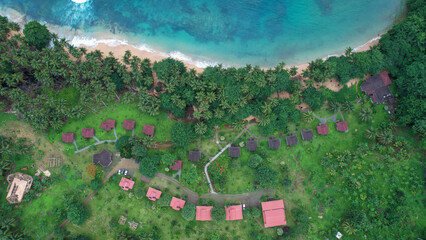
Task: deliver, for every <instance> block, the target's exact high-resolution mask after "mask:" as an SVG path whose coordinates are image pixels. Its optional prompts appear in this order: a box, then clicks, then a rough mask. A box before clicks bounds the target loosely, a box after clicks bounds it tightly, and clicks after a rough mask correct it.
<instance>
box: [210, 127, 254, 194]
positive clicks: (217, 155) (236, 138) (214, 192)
mask: <svg viewBox="0 0 426 240" xmlns="http://www.w3.org/2000/svg"><path fill="white" fill-rule="evenodd" d="M254 125H257V123H249V124H247V126H245V127H244V129H243V130H242V131H241V132H240V134H238V136H236V137H235V138H234V141H233V142H235V141H237V140H238V139H239V138H240V137H241V135H243V134H244V132H245V131H247V130H249V128H250V127H251V126H254ZM249 132H250V131H249ZM250 133H251V132H250ZM251 134H252V133H251ZM252 135H253V134H252ZM215 138H216V143H218V135H217V131H216V134H215ZM218 144H219V143H218ZM231 145H232V144H231V143H228V144H227V145H226V146H225V147H224V148H222V149H221V150H220V152H219V153H217V154H216V155H215V156H214V157H213V158H212V159H211V160H210V161H209V162H208V163H207V164H206V165H205V166H204V174H206V177H207V182H208V183H209V186H210V192H211V193H212V194H217V193H216V191H215V190H214V188H213V184H212V182H211V181H210V176H209V173H208V171H207V169H208V167H209V166H210V164H211V163H212V162H214V161H215V160H216V159H217V158H218V157H219V156H220V155H221V154H222V153H223V152H224V151H225V150H226V149H228V148H229V147H231ZM219 146H220V145H219Z"/></svg>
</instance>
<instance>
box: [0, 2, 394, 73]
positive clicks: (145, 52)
mask: <svg viewBox="0 0 426 240" xmlns="http://www.w3.org/2000/svg"><path fill="white" fill-rule="evenodd" d="M0 14H1V15H4V16H6V17H7V18H8V19H9V20H10V21H14V22H17V23H18V24H19V25H20V26H21V31H22V29H23V25H24V24H25V23H26V22H28V21H29V19H27V17H26V16H25V15H23V14H21V13H19V12H18V11H16V10H14V9H11V8H1V9H0ZM41 23H42V24H45V25H46V26H47V27H48V29H49V31H51V32H52V33H56V34H58V35H59V37H65V38H66V39H67V40H69V42H70V43H71V44H72V45H74V46H75V47H85V48H87V50H88V51H95V50H100V51H101V52H103V54H104V55H107V54H108V53H109V52H112V53H113V55H114V56H115V57H116V58H118V59H119V60H121V59H122V57H123V56H124V53H125V51H126V50H130V51H131V53H132V55H133V56H137V57H139V58H141V59H144V58H148V59H150V60H151V62H152V63H154V62H155V61H161V60H163V59H166V58H169V57H170V58H173V59H176V60H179V61H182V62H183V63H184V65H185V66H186V67H187V68H188V69H194V70H195V71H196V72H197V73H202V72H203V71H204V69H205V68H206V67H208V66H217V65H218V64H220V63H219V62H208V61H202V60H197V59H196V58H193V57H191V56H188V55H185V54H184V53H181V52H179V51H172V52H162V51H157V50H154V49H153V48H151V47H150V46H148V45H139V46H137V45H133V44H129V43H128V42H127V40H126V39H123V40H122V39H119V38H117V37H116V35H114V34H112V33H109V32H105V33H104V34H105V35H107V37H106V38H100V39H99V40H98V39H96V38H94V37H88V36H87V35H88V34H85V33H84V32H83V31H82V30H72V28H71V27H69V26H60V25H53V24H48V23H46V22H41ZM64 29H65V30H69V31H70V32H72V31H73V32H72V33H71V34H69V35H67V34H65V33H64V32H63V31H62V32H61V30H64ZM386 32H387V30H386V31H384V32H382V33H380V34H378V35H377V36H376V37H374V38H372V39H370V40H368V41H366V42H365V43H364V44H362V45H360V46H357V47H355V48H354V49H353V52H363V51H368V50H369V49H370V47H372V46H375V45H377V44H378V42H379V40H380V38H381V36H382V35H383V34H385V33H386ZM93 35H102V32H96V33H94V34H93ZM343 54H344V53H343V52H342V53H339V54H331V55H327V56H325V57H323V58H321V59H323V60H327V59H328V58H330V57H334V56H336V57H338V56H342V55H343ZM283 60H285V59H283ZM313 60H315V59H311V60H310V61H313ZM310 61H309V62H310ZM284 62H285V61H284ZM309 62H306V63H302V64H289V65H286V67H285V68H286V69H290V68H291V67H297V68H298V72H299V73H301V71H303V70H304V69H306V68H307V67H308V66H309ZM231 66H232V67H237V66H238V65H237V64H235V65H230V66H228V65H226V66H224V67H225V68H226V67H231ZM261 68H262V69H264V70H266V69H271V68H274V67H273V66H269V67H261Z"/></svg>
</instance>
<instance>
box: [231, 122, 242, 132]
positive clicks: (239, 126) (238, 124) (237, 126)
mask: <svg viewBox="0 0 426 240" xmlns="http://www.w3.org/2000/svg"><path fill="white" fill-rule="evenodd" d="M232 127H233V128H234V129H235V130H237V131H242V130H243V129H244V122H243V121H235V122H233V123H232Z"/></svg>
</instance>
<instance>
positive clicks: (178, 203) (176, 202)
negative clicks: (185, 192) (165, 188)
mask: <svg viewBox="0 0 426 240" xmlns="http://www.w3.org/2000/svg"><path fill="white" fill-rule="evenodd" d="M184 206H185V200H182V199H179V198H175V197H172V201H171V202H170V207H172V208H173V209H174V210H176V211H179V210H181V209H182V208H183V207H184Z"/></svg>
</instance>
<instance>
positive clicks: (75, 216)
mask: <svg viewBox="0 0 426 240" xmlns="http://www.w3.org/2000/svg"><path fill="white" fill-rule="evenodd" d="M67 206H68V211H67V217H68V219H69V220H70V221H71V222H73V223H74V224H76V225H81V224H83V223H84V222H85V221H86V219H87V218H88V217H89V212H88V211H87V210H86V208H84V206H83V204H82V203H81V202H69V203H68V204H67Z"/></svg>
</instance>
